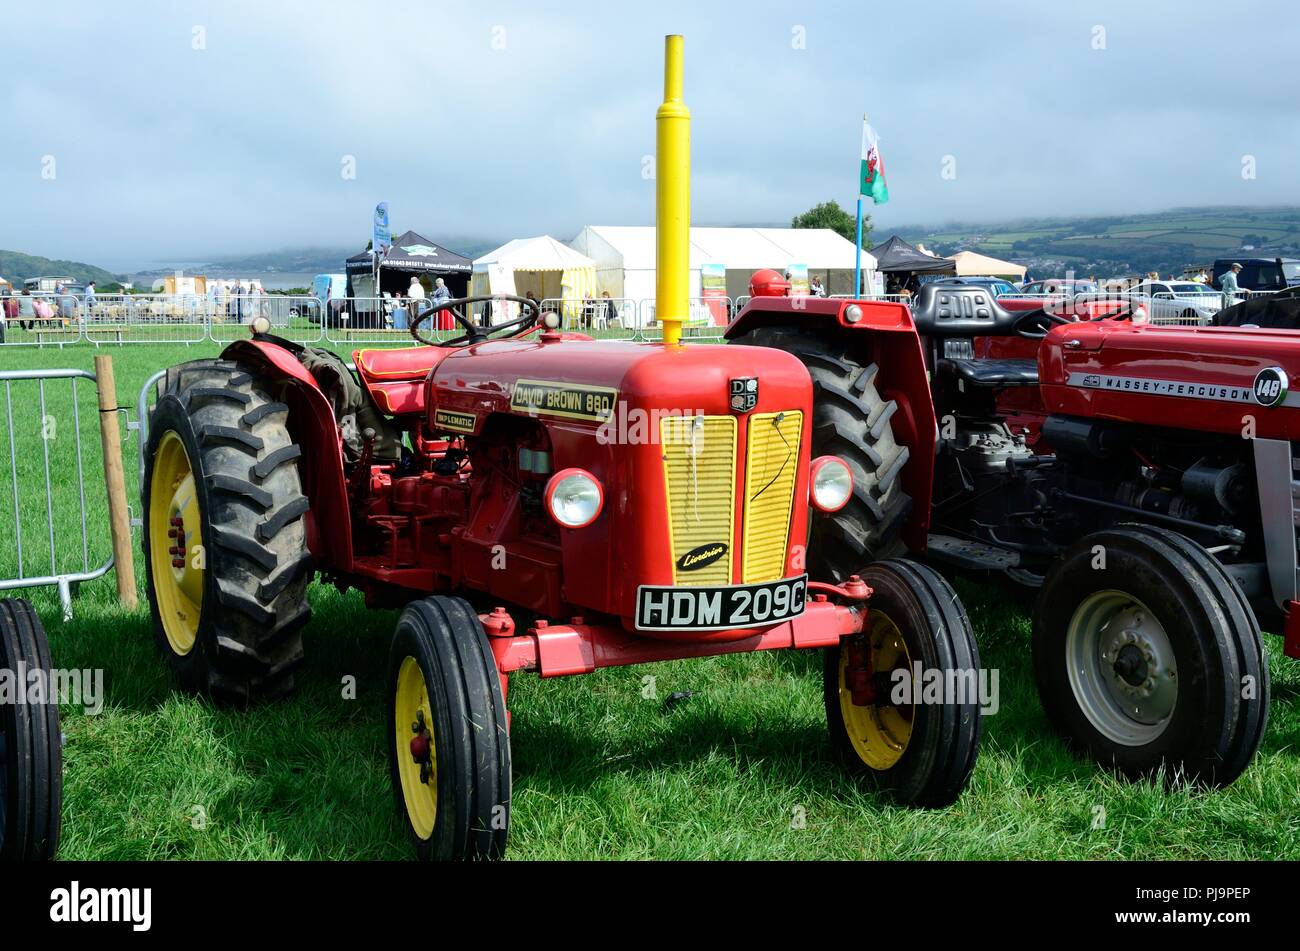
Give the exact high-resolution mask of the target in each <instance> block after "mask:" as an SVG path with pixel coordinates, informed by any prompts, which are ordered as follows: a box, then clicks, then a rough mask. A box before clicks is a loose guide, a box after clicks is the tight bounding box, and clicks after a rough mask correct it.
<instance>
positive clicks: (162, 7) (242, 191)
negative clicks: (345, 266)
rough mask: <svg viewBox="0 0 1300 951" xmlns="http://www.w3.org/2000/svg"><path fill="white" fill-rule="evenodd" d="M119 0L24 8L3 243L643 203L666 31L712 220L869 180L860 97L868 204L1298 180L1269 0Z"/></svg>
mask: <svg viewBox="0 0 1300 951" xmlns="http://www.w3.org/2000/svg"><path fill="white" fill-rule="evenodd" d="M129 9H130V11H131V12H121V10H120V9H113V8H111V7H109V6H108V5H103V4H93V3H88V2H82V3H70V4H60V5H59V6H58V8H57V9H53V5H50V4H23V5H18V6H17V7H16V8H15V9H11V10H10V11H8V12H7V14H6V17H7V26H8V27H9V29H8V31H7V36H8V37H9V40H8V45H7V47H6V62H5V68H4V71H3V73H0V109H2V110H3V111H2V113H0V114H3V116H4V117H5V122H4V131H3V134H2V138H0V141H2V142H3V147H2V148H0V180H3V181H4V184H5V189H4V203H3V213H2V214H0V247H6V248H14V249H18V250H26V251H31V252H35V253H42V254H47V255H50V256H54V257H77V258H81V259H88V260H94V261H103V262H105V263H107V264H109V265H111V266H117V267H125V266H128V265H130V264H133V263H137V262H144V261H157V260H164V259H192V258H201V257H204V256H208V255H216V254H222V253H234V252H245V251H256V250H261V249H269V248H276V247H291V246H305V245H314V246H320V245H336V246H355V247H358V248H359V247H361V246H362V245H363V244H364V242H365V240H366V237H367V228H368V222H369V216H370V210H371V208H372V207H373V205H374V203H375V202H376V201H379V200H382V199H386V200H388V201H389V202H390V205H391V207H392V213H393V224H394V227H395V228H397V229H399V230H400V229H403V228H406V227H413V228H415V229H417V230H419V231H421V232H422V233H425V234H428V235H430V236H431V237H437V236H439V235H482V236H485V237H498V238H501V239H502V240H504V239H506V238H509V237H514V236H521V235H529V234H536V233H541V232H549V233H552V234H555V235H557V236H559V237H562V238H563V237H569V236H571V235H572V234H574V233H575V232H576V231H577V230H578V229H579V228H580V227H581V226H582V225H583V224H585V223H591V222H600V223H626V224H648V223H650V222H651V221H652V220H653V207H654V199H653V182H652V181H649V180H647V179H645V178H644V177H643V176H642V168H643V161H644V157H645V156H647V155H649V154H651V153H652V152H653V150H654V120H653V116H654V110H655V107H656V105H657V103H658V101H659V99H660V98H661V92H662V90H661V56H662V36H663V34H665V33H668V32H682V33H684V34H685V35H686V37H687V78H686V83H687V85H686V91H687V102H688V103H689V105H690V106H691V109H692V113H693V117H694V123H693V127H692V136H693V183H694V191H693V196H692V201H693V216H694V218H695V220H696V221H697V222H699V223H701V224H706V223H712V224H725V223H740V222H744V223H759V222H773V223H784V222H785V221H787V220H788V219H789V218H790V217H791V216H793V215H794V214H797V213H798V212H800V211H802V210H804V209H806V208H808V207H810V206H811V205H813V204H815V203H817V202H819V201H822V200H825V199H827V198H835V199H837V200H839V201H840V202H841V203H844V204H847V203H850V202H852V201H853V199H854V183H855V180H856V179H855V176H856V162H857V148H858V137H859V130H860V123H861V118H862V114H863V113H864V112H867V113H869V114H870V115H871V119H872V122H873V124H875V126H876V127H877V129H878V131H879V132H880V135H881V140H882V148H883V151H884V156H885V161H886V168H887V171H888V175H889V179H890V192H891V197H892V200H891V203H890V204H888V205H885V206H882V207H880V208H878V209H873V214H874V215H875V216H876V220H877V225H878V227H880V228H888V227H889V226H890V225H891V224H892V225H898V224H904V223H913V222H925V221H933V222H937V221H945V220H954V219H963V218H964V219H985V220H990V219H997V218H1012V217H1021V216H1027V215H1056V214H1080V213H1088V212H1094V211H1095V212H1098V213H1102V212H1115V211H1123V210H1134V211H1146V210H1155V209H1158V208H1162V207H1168V206H1174V205H1189V204H1215V203H1233V204H1243V203H1251V204H1266V203H1280V202H1295V203H1300V179H1297V177H1296V176H1295V175H1294V174H1292V169H1293V168H1294V166H1295V162H1296V157H1297V154H1300V123H1297V122H1296V119H1297V110H1300V97H1297V96H1296V92H1297V85H1298V84H1300V80H1298V79H1297V78H1296V76H1295V74H1294V71H1289V70H1276V69H1271V68H1269V64H1271V63H1285V62H1289V60H1290V57H1291V55H1292V50H1291V49H1290V47H1291V45H1292V44H1291V41H1290V38H1289V33H1288V31H1285V30H1281V29H1278V30H1270V29H1262V28H1260V25H1261V24H1263V23H1267V22H1279V23H1285V22H1289V20H1290V18H1291V16H1292V14H1291V12H1290V10H1289V8H1288V7H1286V6H1284V5H1282V4H1280V3H1257V4H1252V5H1250V7H1249V11H1248V12H1247V11H1246V8H1244V7H1243V8H1240V9H1241V11H1242V12H1237V8H1232V9H1229V8H1225V7H1222V6H1220V5H1217V4H1210V3H1205V2H1194V3H1180V4H1176V5H1174V4H1163V3H1162V4H1149V5H1146V6H1144V7H1142V8H1136V6H1135V5H1133V4H1127V3H1119V2H1110V0H1102V2H1097V3H1090V4H1088V5H1087V6H1086V7H1084V8H1075V7H1073V6H1066V5H1062V6H1061V7H1060V8H1059V9H1056V8H1044V7H1043V6H1042V5H1041V4H1033V3H1028V2H1023V3H1021V2H1017V3H1001V4H996V3H984V4H974V3H960V4H959V3H944V2H931V3H926V4H883V5H881V4H858V3H839V2H823V3H798V4H794V3H790V4H782V3H757V4H734V5H730V4H721V3H707V4H706V3H698V2H697V3H683V2H678V0H663V2H660V3H658V4H653V5H641V4H638V5H611V4H596V3H586V2H565V3H541V4H536V3H498V4H490V5H480V6H478V7H474V8H467V7H449V6H447V5H445V4H433V3H427V2H422V3H419V2H386V3H383V4H380V5H366V4H356V3H349V4H343V3H323V4H322V3H315V4H307V3H288V4H285V3H278V2H277V3H258V4H254V3H245V4H231V5H222V6H221V7H220V8H217V6H216V5H211V6H210V5H207V4H195V5H186V4H163V3H142V4H133V5H132V6H131V7H130V8H129ZM1099 38H1100V40H1101V41H1102V42H1101V43H1100V45H1101V46H1103V47H1104V48H1097V47H1098V45H1099ZM196 46H198V47H201V48H196ZM1247 155H1250V156H1254V157H1255V161H1256V164H1257V168H1258V177H1257V178H1256V179H1253V180H1244V179H1243V178H1242V176H1241V163H1242V158H1243V156H1247ZM46 156H53V157H54V158H55V162H56V164H55V170H56V177H55V178H54V179H53V180H48V179H45V178H42V170H43V169H44V168H45V167H46V165H45V164H44V158H45V157H46ZM347 157H351V158H352V159H353V160H354V161H355V167H356V177H355V179H349V178H344V177H343V176H342V175H341V170H342V168H343V163H344V161H345V159H346V158H347ZM945 162H947V167H949V168H955V170H956V175H955V177H944V176H943V175H942V174H941V172H942V170H943V168H944V167H945V165H944V163H945Z"/></svg>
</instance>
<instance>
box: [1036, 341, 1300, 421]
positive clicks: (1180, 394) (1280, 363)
mask: <svg viewBox="0 0 1300 951" xmlns="http://www.w3.org/2000/svg"><path fill="white" fill-rule="evenodd" d="M1039 381H1040V384H1041V387H1042V393H1043V399H1044V402H1045V404H1046V408H1047V411H1048V412H1049V413H1057V414H1063V415H1069V416H1085V417H1097V418H1101V419H1112V420H1118V421H1122V422H1131V423H1137V424H1141V425H1146V426H1157V427H1168V428H1176V429H1190V430H1196V431H1199V432H1217V433H1223V434H1228V435H1233V434H1244V432H1245V431H1246V427H1247V426H1248V425H1253V429H1254V431H1253V435H1255V436H1259V437H1263V438H1270V439H1288V440H1290V439H1297V438H1300V391H1297V389H1296V387H1297V385H1300V340H1298V339H1297V338H1296V337H1295V336H1294V335H1289V334H1288V333H1286V332H1282V331H1269V330H1248V329H1242V328H1228V327H1158V326H1150V325H1146V326H1137V327H1134V326H1132V325H1130V324H1127V323H1123V322H1118V323H1112V322H1102V323H1086V324H1078V325H1075V326H1071V327H1057V328H1055V329H1053V330H1052V332H1051V333H1050V334H1049V335H1048V337H1047V339H1046V340H1045V341H1044V343H1043V346H1042V349H1041V350H1040V352H1039ZM1257 388H1258V389H1257Z"/></svg>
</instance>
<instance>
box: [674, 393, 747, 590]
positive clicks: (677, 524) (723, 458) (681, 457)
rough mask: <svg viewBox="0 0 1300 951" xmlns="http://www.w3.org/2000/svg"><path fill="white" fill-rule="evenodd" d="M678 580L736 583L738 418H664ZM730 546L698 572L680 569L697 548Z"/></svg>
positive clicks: (676, 582) (698, 582)
mask: <svg viewBox="0 0 1300 951" xmlns="http://www.w3.org/2000/svg"><path fill="white" fill-rule="evenodd" d="M659 426H660V429H659V440H660V445H661V446H662V447H663V456H664V477H665V479H666V484H665V490H666V494H667V500H668V532H669V541H670V544H671V547H672V553H673V583H674V584H679V585H725V584H730V583H731V564H732V559H731V551H730V550H731V540H732V535H733V531H732V530H733V527H734V525H735V521H734V519H735V510H736V504H735V484H736V418H735V417H734V416H668V417H665V418H663V419H662V420H660V424H659ZM718 544H722V545H726V546H727V556H726V557H723V558H719V559H717V560H716V561H714V562H713V563H712V564H709V565H706V566H705V567H704V568H701V569H699V570H697V571H683V570H681V568H679V567H678V564H679V562H680V561H681V559H682V556H683V555H686V554H687V553H688V552H693V551H695V549H697V548H701V547H707V546H710V545H718Z"/></svg>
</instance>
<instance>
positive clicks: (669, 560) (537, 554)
mask: <svg viewBox="0 0 1300 951" xmlns="http://www.w3.org/2000/svg"><path fill="white" fill-rule="evenodd" d="M679 40H680V38H670V40H669V46H668V52H669V62H668V67H667V68H666V72H665V75H666V82H665V85H666V91H665V99H666V101H665V103H664V105H663V106H662V107H661V109H660V143H659V145H660V147H659V155H660V162H661V167H660V168H659V173H658V187H659V189H660V204H659V216H658V217H659V222H660V261H661V266H660V278H659V279H660V281H661V285H660V293H661V299H660V301H659V307H658V312H659V313H660V314H674V313H676V314H684V313H685V312H686V300H685V287H686V283H685V274H686V257H685V253H686V248H687V241H686V225H687V223H688V216H687V215H686V213H685V212H686V205H685V198H686V194H685V188H686V181H685V142H684V136H685V122H686V121H687V120H686V115H685V107H684V106H682V105H681V97H680V90H681V80H680V76H681V74H680V45H679ZM511 300H513V301H514V303H515V304H518V305H519V306H521V307H522V308H523V311H522V315H521V316H520V317H519V318H518V319H516V320H514V321H511V322H509V323H506V324H503V325H499V326H496V327H492V328H482V327H479V326H477V325H475V324H473V323H471V322H470V321H468V320H466V319H465V318H464V317H463V316H461V315H460V312H459V311H458V310H457V309H456V308H458V307H460V306H463V305H464V304H466V303H470V302H471V301H470V300H460V301H451V302H446V303H444V304H442V305H440V306H439V308H438V311H434V310H429V311H425V312H424V313H423V314H421V315H420V317H419V319H418V321H417V322H416V324H415V326H414V327H413V329H412V334H413V335H414V336H416V338H417V339H419V340H423V341H424V342H425V343H426V345H425V346H423V347H419V348H415V349H410V350H362V351H358V352H356V353H355V355H354V358H355V362H356V367H357V371H358V373H359V377H360V380H359V384H360V385H358V381H356V380H354V379H353V378H352V376H351V373H350V371H349V370H348V369H347V367H346V365H345V364H344V363H343V361H342V360H340V359H338V358H337V357H333V356H331V355H330V354H328V353H326V352H324V351H318V350H310V349H305V348H303V347H300V346H297V345H294V344H292V343H289V342H288V341H285V340H281V339H278V338H275V337H272V336H270V335H268V334H266V333H260V332H257V333H255V334H254V337H253V339H251V340H247V341H240V342H237V343H235V344H232V345H231V346H230V347H228V348H227V349H226V350H225V352H224V353H223V356H222V358H221V359H219V360H201V361H195V362H193V363H187V364H183V365H181V366H179V367H176V368H173V369H172V370H170V371H169V372H168V374H167V376H166V379H165V381H163V383H162V384H161V396H160V398H159V399H158V401H157V405H156V407H155V409H154V411H153V414H152V417H151V422H150V428H149V439H148V451H147V458H148V465H147V471H146V475H145V479H144V485H145V499H144V502H145V507H144V510H145V512H146V520H147V525H146V530H145V532H144V538H145V547H146V564H147V570H148V577H149V590H150V594H151V603H152V605H153V613H154V621H155V629H156V632H157V640H158V643H159V646H160V648H161V650H162V652H163V654H164V656H165V657H166V658H167V659H168V661H169V663H170V665H171V666H172V668H173V669H174V670H175V671H176V673H177V674H178V675H179V676H180V678H181V679H182V680H183V681H184V682H185V683H186V684H187V685H189V686H191V687H195V688H201V689H206V690H209V691H210V692H212V693H213V694H215V695H217V696H220V697H227V698H232V699H234V700H236V701H246V700H252V699H258V698H264V697H272V696H275V695H277V694H280V693H282V692H283V691H285V690H287V689H289V688H290V687H291V685H292V678H293V670H294V667H295V666H296V665H297V664H298V662H299V661H300V660H301V659H302V656H303V653H302V648H301V629H302V626H303V624H304V623H305V621H306V619H307V613H308V607H307V601H306V597H305V589H306V586H307V583H308V581H309V580H310V578H311V577H312V576H313V575H314V574H315V573H317V572H319V573H321V574H322V575H323V577H324V578H325V579H326V580H328V581H331V582H333V583H334V584H336V585H338V586H339V587H340V588H349V587H351V588H357V589H359V590H361V591H363V592H364V593H365V595H366V598H367V601H368V602H369V603H371V604H376V605H384V604H394V605H401V604H405V605H407V606H406V608H405V610H404V611H403V612H402V615H401V618H400V620H399V622H398V625H397V632H396V635H395V637H394V639H393V643H392V649H391V655H390V684H389V688H390V690H389V696H390V699H391V710H390V712H389V713H388V715H387V717H388V737H389V753H390V757H391V768H392V778H393V784H394V789H395V791H396V795H397V799H398V802H399V804H400V813H401V815H403V816H404V817H405V819H406V822H407V825H408V826H409V830H410V833H411V837H412V839H413V840H414V842H415V844H416V847H417V850H418V851H419V853H420V854H421V855H422V856H433V857H440V858H452V857H483V856H497V855H499V854H501V851H502V849H503V847H504V843H505V837H506V827H507V823H508V818H509V807H510V782H511V776H510V742H509V717H508V714H507V712H506V696H507V686H508V683H509V677H510V675H511V674H512V673H514V672H517V671H531V672H535V673H538V674H540V675H541V676H543V677H555V676H562V675H568V674H581V673H588V672H591V671H594V670H596V669H598V668H602V667H614V666H621V665H627V664H635V663H641V662H647V661H655V660H666V659H675V658H689V657H700V656H707V655H715V654H724V653H731V652H738V651H755V650H767V649H775V648H822V649H824V651H825V689H824V693H825V703H826V712H827V717H828V721H829V726H830V730H831V734H832V736H833V738H834V740H835V742H836V745H837V746H838V747H839V749H840V750H841V751H842V752H843V753H844V754H845V755H846V756H847V757H848V760H849V762H850V763H851V764H852V765H853V766H854V768H856V769H859V770H860V771H862V772H863V773H865V774H868V775H870V776H873V777H875V778H876V779H877V780H879V781H880V783H881V784H882V785H883V786H884V787H886V788H887V789H889V790H891V791H892V793H893V794H894V796H895V797H896V798H897V799H898V800H900V801H902V802H906V803H914V804H917V805H926V806H938V805H943V804H946V803H949V802H951V801H952V800H953V799H955V798H956V797H957V795H958V794H959V793H960V791H961V790H962V788H963V787H964V786H965V784H966V781H967V779H968V778H969V776H970V773H971V770H972V768H973V766H974V760H975V755H976V751H977V746H978V740H979V735H980V714H979V703H980V698H979V697H978V690H977V689H975V683H976V680H977V670H978V667H979V660H978V654H977V651H976V647H975V643H974V640H973V637H972V635H971V631H970V626H969V622H968V621H967V619H966V617H965V614H964V612H963V611H962V609H961V606H960V603H959V602H958V601H957V599H956V596H955V594H954V593H953V591H952V590H951V588H950V587H949V586H948V585H947V583H946V582H945V581H944V580H943V578H942V577H941V576H940V575H938V574H937V573H935V572H934V571H933V570H931V569H929V568H927V567H925V566H923V565H919V564H915V563H910V562H903V561H881V562H877V563H871V564H868V563H866V562H864V563H863V564H862V565H860V566H859V567H858V569H857V574H855V575H853V576H848V577H846V578H844V579H842V583H839V584H830V583H827V582H824V581H819V580H817V578H816V577H815V576H814V577H812V578H810V577H809V575H808V573H807V571H806V569H805V566H804V561H803V555H804V550H805V545H806V541H807V537H806V536H807V531H808V526H809V523H810V521H812V522H815V521H816V520H817V518H820V517H822V516H820V515H814V514H812V512H813V510H814V509H819V510H822V511H824V512H829V511H832V510H834V509H835V508H837V507H838V506H840V505H842V504H844V502H845V501H846V500H847V499H848V497H849V495H850V493H851V491H852V480H851V475H850V472H849V469H848V467H847V466H846V465H845V464H844V463H843V462H842V461H840V460H838V459H836V458H833V457H830V456H827V457H824V458H819V459H817V460H815V461H810V455H809V445H810V440H811V438H812V429H811V427H810V425H809V423H808V421H809V419H810V416H811V413H812V387H811V384H810V381H809V377H808V373H807V371H806V370H805V369H804V367H803V365H802V364H801V363H800V362H799V361H798V360H796V359H795V358H793V357H791V356H789V355H788V354H783V353H777V352H774V351H771V350H766V349H745V348H739V347H714V346H681V345H680V344H679V343H678V335H679V333H680V323H679V322H675V321H665V342H664V343H662V344H631V343H625V342H596V341H591V340H589V339H586V338H583V337H581V335H575V334H564V333H559V332H557V331H556V330H555V329H554V326H553V325H554V323H555V319H554V317H553V316H551V317H549V318H547V319H545V320H543V319H542V318H541V317H540V316H539V314H538V312H537V310H536V308H535V305H531V304H530V303H529V302H528V301H524V300H521V299H518V298H513V299H511ZM494 302H495V303H496V304H497V307H495V308H494V309H495V310H497V311H498V312H500V310H501V306H500V305H501V304H502V303H503V299H502V298H495V299H494ZM438 312H449V313H451V314H452V315H453V316H454V317H455V319H456V320H457V322H458V323H459V324H460V326H461V327H462V328H463V330H464V333H463V334H462V335H461V336H459V337H458V338H456V339H452V340H446V341H440V342H434V341H429V340H426V339H425V338H423V336H422V335H421V331H420V328H421V326H423V325H424V323H425V322H426V321H428V320H429V318H430V317H431V316H433V315H434V314H435V313H438ZM489 337H494V338H496V339H489ZM625 424H627V425H626V427H625ZM196 546H201V550H200V549H198V548H196ZM197 553H201V554H202V555H203V557H202V558H196V557H195V555H196V554H197ZM471 602H476V603H477V604H476V606H471ZM498 605H500V606H498ZM505 605H508V608H507V607H505ZM914 664H920V665H922V666H923V668H924V669H925V670H927V671H939V672H941V673H943V674H944V675H945V676H947V677H948V679H949V680H950V681H960V682H961V683H964V684H967V685H969V687H970V689H969V690H967V691H958V692H957V693H955V694H953V693H950V694H948V695H946V696H945V697H944V700H945V701H946V702H940V703H932V704H930V705H926V704H924V703H922V702H920V701H921V700H922V699H923V698H921V697H916V698H915V699H916V700H917V701H918V702H916V703H913V702H911V700H910V699H907V700H906V702H904V701H902V700H898V699H897V698H896V696H895V695H894V691H893V690H892V689H891V687H892V686H893V684H894V683H895V682H896V680H897V678H896V677H895V676H894V675H895V674H901V675H902V676H904V677H910V674H911V672H912V671H913V665H914ZM924 699H930V698H928V697H926V698H924Z"/></svg>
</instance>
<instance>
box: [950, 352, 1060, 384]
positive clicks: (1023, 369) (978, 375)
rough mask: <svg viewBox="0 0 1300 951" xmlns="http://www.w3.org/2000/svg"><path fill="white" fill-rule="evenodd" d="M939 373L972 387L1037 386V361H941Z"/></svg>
mask: <svg viewBox="0 0 1300 951" xmlns="http://www.w3.org/2000/svg"><path fill="white" fill-rule="evenodd" d="M939 372H940V373H941V374H944V375H945V376H952V377H956V378H957V379H958V380H961V381H963V382H965V383H968V384H970V385H971V386H1036V385H1037V383H1038V361H1037V360H957V359H952V358H947V359H944V360H940V361H939Z"/></svg>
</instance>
